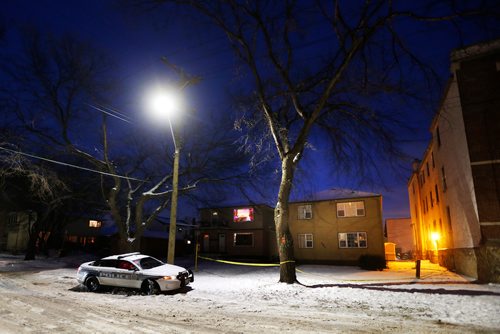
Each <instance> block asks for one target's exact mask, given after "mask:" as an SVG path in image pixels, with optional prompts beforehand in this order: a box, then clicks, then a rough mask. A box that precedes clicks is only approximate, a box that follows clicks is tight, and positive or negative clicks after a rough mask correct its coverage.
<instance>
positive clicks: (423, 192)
mask: <svg viewBox="0 0 500 334" xmlns="http://www.w3.org/2000/svg"><path fill="white" fill-rule="evenodd" d="M451 60H452V65H451V72H452V77H451V78H450V80H449V83H448V86H447V89H446V91H445V94H444V97H443V99H442V103H441V106H440V107H439V110H438V112H437V114H436V116H435V117H434V120H433V122H432V124H431V127H430V131H431V133H432V134H433V139H432V141H431V142H430V143H429V146H428V148H427V150H426V152H425V154H424V156H423V158H422V160H421V161H416V162H415V163H414V166H413V174H412V176H411V177H410V180H409V182H408V193H409V199H410V211H411V219H412V229H413V233H414V238H415V248H416V252H417V254H418V256H419V257H420V258H423V259H431V260H432V261H434V262H439V263H440V264H441V265H444V266H446V267H448V268H450V269H454V270H456V271H457V272H459V273H462V274H465V275H468V276H470V277H473V278H477V279H479V280H481V281H491V282H499V281H500V248H499V245H500V149H499V148H500V93H499V92H500V40H496V41H493V42H491V43H485V44H480V45H474V46H471V47H467V48H464V49H460V50H456V51H454V52H453V53H452V55H451Z"/></svg>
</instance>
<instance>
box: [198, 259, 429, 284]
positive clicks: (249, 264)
mask: <svg viewBox="0 0 500 334" xmlns="http://www.w3.org/2000/svg"><path fill="white" fill-rule="evenodd" d="M198 258H200V259H203V260H208V261H214V262H220V263H225V264H234V265H237V266H250V267H279V266H280V265H281V264H285V263H290V262H295V261H293V260H288V261H282V262H280V263H247V262H236V261H227V260H217V259H212V258H209V257H204V256H198ZM295 270H296V271H297V272H299V273H302V274H306V275H309V276H316V277H323V278H329V279H331V277H330V276H326V275H319V274H311V273H307V272H304V271H302V270H300V269H298V268H295ZM428 276H430V275H427V276H425V277H422V278H427V277H428ZM407 279H412V277H401V278H393V279H391V278H389V279H387V278H385V279H349V280H345V279H336V281H337V282H378V281H401V280H407Z"/></svg>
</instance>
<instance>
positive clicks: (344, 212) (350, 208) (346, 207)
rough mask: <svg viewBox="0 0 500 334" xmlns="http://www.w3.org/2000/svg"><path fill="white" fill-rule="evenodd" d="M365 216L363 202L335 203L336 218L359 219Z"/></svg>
mask: <svg viewBox="0 0 500 334" xmlns="http://www.w3.org/2000/svg"><path fill="white" fill-rule="evenodd" d="M364 215H365V202H363V201H356V202H345V203H337V217H359V216H364Z"/></svg>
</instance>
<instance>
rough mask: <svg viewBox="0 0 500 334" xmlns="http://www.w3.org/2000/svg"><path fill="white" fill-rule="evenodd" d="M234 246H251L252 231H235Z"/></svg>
mask: <svg viewBox="0 0 500 334" xmlns="http://www.w3.org/2000/svg"><path fill="white" fill-rule="evenodd" d="M233 238H234V240H233V244H234V246H253V233H235V234H234V236H233Z"/></svg>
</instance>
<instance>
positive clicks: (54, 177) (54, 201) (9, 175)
mask: <svg viewBox="0 0 500 334" xmlns="http://www.w3.org/2000/svg"><path fill="white" fill-rule="evenodd" d="M5 146H11V149H9V148H6V147H5ZM15 149H16V148H15V147H12V145H5V143H3V145H2V151H1V152H0V196H1V197H2V204H3V206H5V208H9V209H10V210H12V209H14V210H15V209H17V210H25V209H30V210H33V211H34V212H35V213H36V215H34V217H33V221H30V226H29V230H28V233H29V241H28V248H27V251H26V256H25V260H33V259H34V258H35V253H36V249H37V245H38V248H39V249H45V248H44V246H45V244H46V241H47V240H48V238H49V237H50V235H51V232H54V230H55V228H56V226H55V224H54V220H53V219H51V218H54V216H55V215H57V214H58V213H59V209H60V208H61V207H62V206H63V204H64V202H65V201H66V200H67V199H68V198H70V197H71V196H72V195H71V194H70V191H69V189H68V187H67V185H66V184H65V182H64V181H63V180H62V179H61V178H60V176H59V175H58V174H57V173H55V172H54V171H52V170H50V169H47V168H45V167H43V166H41V165H36V164H33V163H32V162H31V161H30V160H29V159H27V158H26V157H24V156H22V155H20V154H18V153H17V152H16V150H15Z"/></svg>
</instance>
